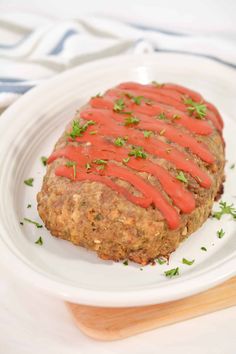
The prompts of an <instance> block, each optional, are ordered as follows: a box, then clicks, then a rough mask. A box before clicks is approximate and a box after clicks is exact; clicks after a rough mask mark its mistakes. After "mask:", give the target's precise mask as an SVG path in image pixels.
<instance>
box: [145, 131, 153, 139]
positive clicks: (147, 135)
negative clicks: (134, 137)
mask: <svg viewBox="0 0 236 354" xmlns="http://www.w3.org/2000/svg"><path fill="white" fill-rule="evenodd" d="M143 135H144V138H150V136H151V135H152V131H151V130H144V131H143Z"/></svg>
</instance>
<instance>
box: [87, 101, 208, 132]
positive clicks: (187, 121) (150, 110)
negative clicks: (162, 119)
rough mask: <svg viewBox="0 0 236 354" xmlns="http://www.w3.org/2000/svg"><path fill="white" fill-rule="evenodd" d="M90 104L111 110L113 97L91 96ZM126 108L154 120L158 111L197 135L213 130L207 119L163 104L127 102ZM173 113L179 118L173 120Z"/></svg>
mask: <svg viewBox="0 0 236 354" xmlns="http://www.w3.org/2000/svg"><path fill="white" fill-rule="evenodd" d="M90 104H91V106H92V107H93V108H103V109H111V110H112V108H113V105H114V97H113V99H112V98H111V97H109V96H106V98H93V99H91V100H90ZM126 110H127V111H129V110H130V111H131V110H132V111H133V112H134V114H137V113H140V114H145V115H147V116H150V117H151V118H152V120H154V116H156V115H159V114H160V113H164V114H165V115H166V118H168V119H169V120H170V121H174V122H175V123H176V124H177V125H181V126H183V127H184V128H186V129H188V130H189V131H191V132H193V133H196V134H199V135H210V134H211V133H212V131H213V130H212V128H211V126H210V125H209V123H208V122H207V121H202V120H198V119H196V118H191V117H189V116H188V115H186V114H185V113H183V112H181V111H178V110H176V109H173V108H167V107H166V106H164V105H155V104H154V105H152V106H148V105H145V104H141V105H140V106H137V105H134V104H130V103H129V102H128V104H127V109H126ZM174 115H177V116H179V117H180V118H179V119H175V120H174V118H173V116H174Z"/></svg>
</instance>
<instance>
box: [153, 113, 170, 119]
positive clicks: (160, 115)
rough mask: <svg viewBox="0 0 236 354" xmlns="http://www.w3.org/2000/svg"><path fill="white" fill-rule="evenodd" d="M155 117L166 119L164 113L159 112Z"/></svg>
mask: <svg viewBox="0 0 236 354" xmlns="http://www.w3.org/2000/svg"><path fill="white" fill-rule="evenodd" d="M155 118H156V119H161V120H164V119H166V118H167V117H166V115H165V113H160V114H158V115H157V116H156V117H155Z"/></svg>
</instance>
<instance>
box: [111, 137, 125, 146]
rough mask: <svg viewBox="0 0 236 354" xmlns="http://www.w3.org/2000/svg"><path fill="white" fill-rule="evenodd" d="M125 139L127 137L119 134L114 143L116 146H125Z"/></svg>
mask: <svg viewBox="0 0 236 354" xmlns="http://www.w3.org/2000/svg"><path fill="white" fill-rule="evenodd" d="M125 140H126V139H124V138H122V137H120V136H119V137H118V138H116V139H115V141H114V144H115V145H116V146H124V145H125Z"/></svg>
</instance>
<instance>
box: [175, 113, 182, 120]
mask: <svg viewBox="0 0 236 354" xmlns="http://www.w3.org/2000/svg"><path fill="white" fill-rule="evenodd" d="M173 119H181V117H180V116H179V115H178V114H174V115H173Z"/></svg>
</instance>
